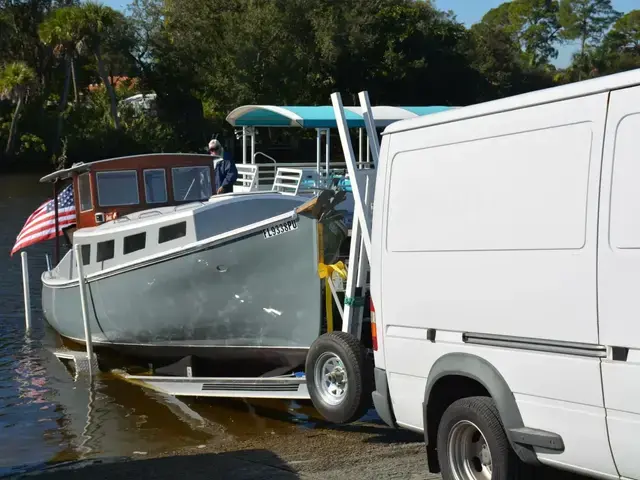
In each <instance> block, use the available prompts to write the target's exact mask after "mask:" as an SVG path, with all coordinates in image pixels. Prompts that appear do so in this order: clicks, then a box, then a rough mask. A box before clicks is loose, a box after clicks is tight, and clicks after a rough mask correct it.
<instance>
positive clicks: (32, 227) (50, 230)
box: [11, 185, 76, 256]
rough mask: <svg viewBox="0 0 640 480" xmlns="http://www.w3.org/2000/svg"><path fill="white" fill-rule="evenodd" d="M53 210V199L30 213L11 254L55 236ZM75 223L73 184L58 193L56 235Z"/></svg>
mask: <svg viewBox="0 0 640 480" xmlns="http://www.w3.org/2000/svg"><path fill="white" fill-rule="evenodd" d="M55 221H56V219H55V211H54V206H53V199H51V200H47V201H46V202H45V203H43V204H42V205H40V207H38V209H37V210H36V211H35V212H33V213H32V214H31V216H30V217H29V218H27V221H26V222H25V224H24V227H22V230H21V231H20V233H19V234H18V238H16V243H15V245H14V246H13V250H11V255H12V256H13V254H14V253H15V252H17V251H18V250H20V249H22V248H25V247H27V246H29V245H33V244H34V243H38V242H42V241H44V240H49V239H50V238H55V236H56V235H55V230H56V223H55ZM74 223H76V207H75V204H74V202H73V185H69V186H67V187H66V188H65V189H64V190H62V191H61V192H60V193H59V194H58V235H61V234H62V229H63V228H65V227H68V226H69V225H73V224H74Z"/></svg>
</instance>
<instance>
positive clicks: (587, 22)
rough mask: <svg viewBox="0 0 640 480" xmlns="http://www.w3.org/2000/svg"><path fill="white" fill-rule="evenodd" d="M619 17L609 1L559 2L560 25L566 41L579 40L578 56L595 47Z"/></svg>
mask: <svg viewBox="0 0 640 480" xmlns="http://www.w3.org/2000/svg"><path fill="white" fill-rule="evenodd" d="M619 17H620V13H619V12H617V11H615V10H614V9H613V7H612V6H611V0H561V1H560V16H559V18H560V24H561V25H562V27H563V32H562V36H563V37H564V38H565V39H567V40H576V39H579V40H580V55H581V56H584V55H585V54H586V53H587V48H588V47H594V46H596V45H597V44H598V43H599V42H600V41H602V38H603V37H604V34H605V32H606V31H607V29H608V28H609V27H610V26H611V24H612V23H613V22H615V21H616V20H617V19H618V18H619Z"/></svg>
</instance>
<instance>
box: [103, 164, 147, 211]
mask: <svg viewBox="0 0 640 480" xmlns="http://www.w3.org/2000/svg"><path fill="white" fill-rule="evenodd" d="M96 180H97V184H98V204H99V205H100V206H101V207H116V206H120V205H137V204H138V203H140V198H139V196H138V172H136V171H135V170H120V171H113V172H97V173H96Z"/></svg>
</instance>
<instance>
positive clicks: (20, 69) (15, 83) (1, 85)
mask: <svg viewBox="0 0 640 480" xmlns="http://www.w3.org/2000/svg"><path fill="white" fill-rule="evenodd" d="M35 78H36V74H35V72H34V71H33V70H32V69H31V68H30V67H29V66H28V65H27V64H26V63H25V62H13V63H10V64H9V65H7V66H6V67H5V68H4V69H3V70H2V71H1V72H0V98H7V99H9V100H10V101H12V102H15V103H16V108H15V110H14V112H13V117H12V118H11V127H10V128H9V139H8V141H7V147H6V149H5V155H6V156H7V157H9V156H11V155H12V154H13V149H14V145H15V138H16V134H17V129H18V120H19V118H20V110H21V108H22V106H23V103H24V101H25V97H26V96H27V94H28V92H29V89H30V88H31V87H32V86H33V84H34V82H35Z"/></svg>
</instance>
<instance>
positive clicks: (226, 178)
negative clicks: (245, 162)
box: [209, 138, 238, 195]
mask: <svg viewBox="0 0 640 480" xmlns="http://www.w3.org/2000/svg"><path fill="white" fill-rule="evenodd" d="M209 153H210V154H211V156H213V157H217V158H214V173H213V175H214V180H215V187H216V195H219V194H221V193H231V192H233V184H234V183H235V181H236V180H237V178H238V169H237V168H236V164H235V163H234V161H233V160H231V159H229V158H224V156H223V152H222V144H221V143H220V142H219V141H218V140H217V139H215V138H214V139H212V140H211V141H210V142H209Z"/></svg>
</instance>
